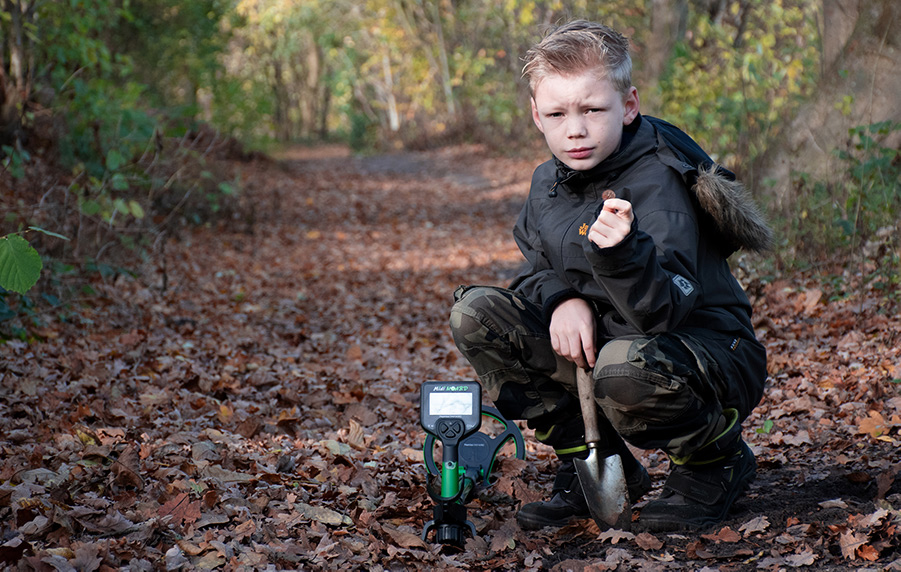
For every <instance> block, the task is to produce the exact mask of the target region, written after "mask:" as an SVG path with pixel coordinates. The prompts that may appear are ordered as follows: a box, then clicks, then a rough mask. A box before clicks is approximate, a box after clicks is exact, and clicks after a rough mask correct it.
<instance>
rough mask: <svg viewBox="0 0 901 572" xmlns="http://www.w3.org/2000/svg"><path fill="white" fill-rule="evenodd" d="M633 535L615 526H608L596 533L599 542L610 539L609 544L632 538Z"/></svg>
mask: <svg viewBox="0 0 901 572" xmlns="http://www.w3.org/2000/svg"><path fill="white" fill-rule="evenodd" d="M634 539H635V535H634V534H632V533H631V532H626V531H625V530H618V529H616V528H610V529H607V530H605V531H604V532H602V533H600V534H599V535H598V540H600V541H601V542H606V541H608V540H609V541H610V544H616V543H617V542H619V541H620V540H634Z"/></svg>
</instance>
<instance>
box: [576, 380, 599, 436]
mask: <svg viewBox="0 0 901 572" xmlns="http://www.w3.org/2000/svg"><path fill="white" fill-rule="evenodd" d="M576 385H577V386H578V388H579V406H580V407H581V408H582V421H583V422H584V423H585V443H586V444H587V445H588V446H589V447H591V446H596V444H597V442H598V441H600V440H601V432H600V430H598V406H597V403H595V401H594V380H593V379H592V377H591V373H589V372H588V370H585V369H582V368H581V367H577V368H576Z"/></svg>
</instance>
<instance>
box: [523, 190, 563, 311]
mask: <svg viewBox="0 0 901 572" xmlns="http://www.w3.org/2000/svg"><path fill="white" fill-rule="evenodd" d="M531 204H532V201H531V200H530V201H528V202H527V203H526V205H525V206H524V207H523V209H522V211H521V212H520V214H519V218H518V219H517V221H516V225H515V226H514V227H513V238H514V240H515V241H516V244H517V245H518V246H519V250H520V251H521V252H522V254H523V256H524V257H525V259H526V267H525V268H524V269H523V271H522V272H521V273H520V274H519V275H518V276H517V277H516V278H515V279H514V280H513V282H512V284H511V285H510V288H511V289H512V290H515V291H516V293H517V294H519V295H521V296H523V297H525V298H527V299H529V300H530V301H532V302H534V303H535V304H537V305H538V306H540V307H541V308H542V309H543V312H544V318H545V321H546V322H550V315H551V313H552V312H553V309H554V307H555V306H556V305H557V304H559V303H560V302H562V301H563V300H566V299H567V298H573V297H576V296H579V293H578V291H577V290H575V289H574V288H573V287H572V286H570V284H568V283H567V282H565V281H564V280H563V279H561V278H560V277H559V276H558V274H557V272H556V271H555V270H554V269H553V268H552V266H551V263H550V261H549V260H548V258H547V256H546V255H545V253H544V248H543V246H542V242H541V238H540V236H539V235H538V233H537V232H536V231H535V228H534V226H533V225H534V221H533V220H532V218H533V215H534V213H533V212H532V209H531Z"/></svg>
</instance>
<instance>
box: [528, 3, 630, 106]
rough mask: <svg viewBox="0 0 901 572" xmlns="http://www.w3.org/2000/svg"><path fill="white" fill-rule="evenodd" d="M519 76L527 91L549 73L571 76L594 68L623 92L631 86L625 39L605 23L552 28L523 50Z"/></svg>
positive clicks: (626, 40)
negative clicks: (526, 83) (527, 84)
mask: <svg viewBox="0 0 901 572" xmlns="http://www.w3.org/2000/svg"><path fill="white" fill-rule="evenodd" d="M523 59H524V60H525V62H526V63H525V65H524V66H523V68H522V76H523V77H524V78H526V79H528V80H529V90H530V91H531V92H532V95H534V94H535V88H536V87H538V84H539V83H541V80H543V79H545V78H546V77H547V76H549V75H554V74H557V75H571V74H579V73H584V72H588V71H597V72H598V74H599V79H607V80H609V81H610V83H612V84H613V87H614V89H616V90H617V91H619V92H620V93H622V94H623V95H626V94H627V93H628V92H629V90H630V89H631V87H632V58H631V56H630V55H629V40H628V39H627V38H626V37H625V36H623V35H622V34H620V33H619V32H617V31H616V30H614V29H613V28H610V27H608V26H604V25H603V24H597V23H595V22H589V21H587V20H574V21H572V22H569V23H568V24H564V25H562V26H560V27H558V28H556V29H554V30H552V31H551V32H550V33H549V34H548V35H547V36H545V37H544V39H543V40H541V41H540V42H538V43H537V44H536V45H534V46H532V48H531V49H529V51H528V52H526V55H525V58H523Z"/></svg>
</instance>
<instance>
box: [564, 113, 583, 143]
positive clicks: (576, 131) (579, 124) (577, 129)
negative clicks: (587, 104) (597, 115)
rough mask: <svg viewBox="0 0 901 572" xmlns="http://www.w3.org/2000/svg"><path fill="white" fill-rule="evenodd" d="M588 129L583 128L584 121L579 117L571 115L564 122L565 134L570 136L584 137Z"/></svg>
mask: <svg viewBox="0 0 901 572" xmlns="http://www.w3.org/2000/svg"><path fill="white" fill-rule="evenodd" d="M587 134H588V131H587V130H586V129H585V121H584V120H583V119H582V118H581V117H571V118H570V119H569V121H567V123H566V135H567V136H568V137H570V138H572V137H585V135H587Z"/></svg>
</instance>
